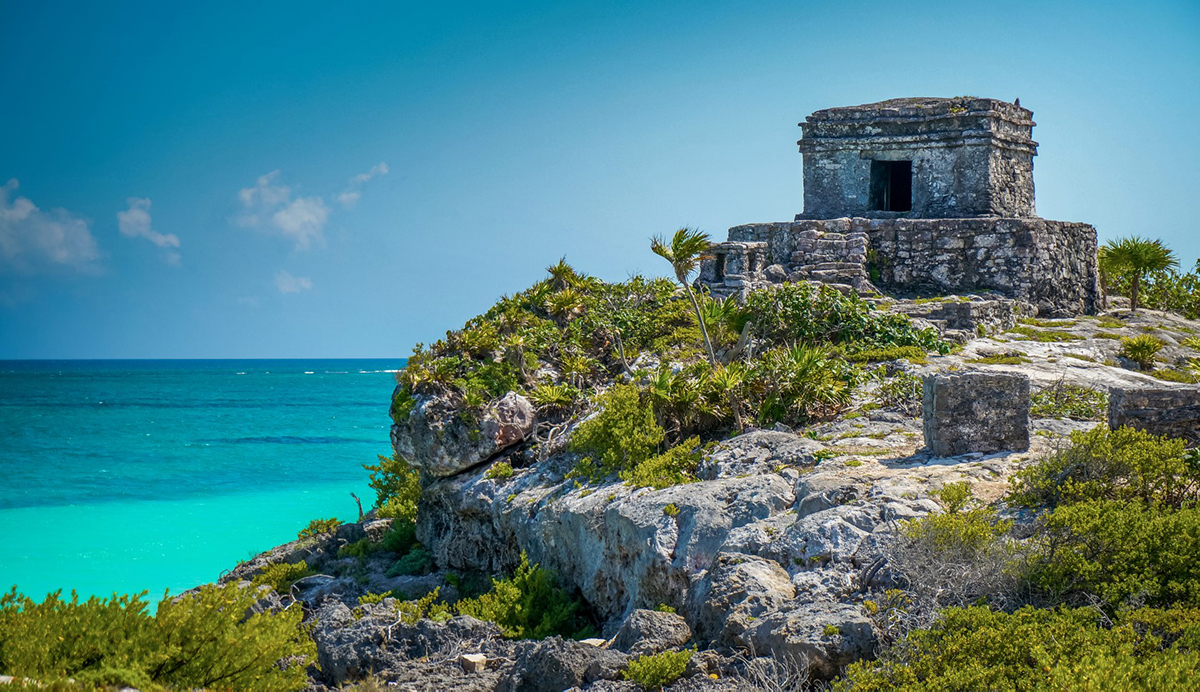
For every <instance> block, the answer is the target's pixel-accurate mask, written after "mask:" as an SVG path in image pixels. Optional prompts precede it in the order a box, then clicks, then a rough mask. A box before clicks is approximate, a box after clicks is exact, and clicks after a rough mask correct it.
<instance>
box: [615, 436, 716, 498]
mask: <svg viewBox="0 0 1200 692" xmlns="http://www.w3.org/2000/svg"><path fill="white" fill-rule="evenodd" d="M699 463H700V438H698V437H692V438H689V439H687V440H685V441H684V442H682V443H680V444H679V445H677V446H675V447H672V448H671V449H668V450H667V451H665V452H663V453H662V454H658V455H655V456H652V457H650V458H649V459H646V460H645V461H643V462H641V463H639V464H638V465H637V466H635V467H633V469H632V470H630V471H623V472H621V480H623V481H625V482H626V483H628V484H629V485H631V486H633V487H635V488H654V489H655V490H661V489H663V488H669V487H671V486H673V485H679V484H681V483H691V482H692V481H694V480H696V467H697V466H698V465H699Z"/></svg>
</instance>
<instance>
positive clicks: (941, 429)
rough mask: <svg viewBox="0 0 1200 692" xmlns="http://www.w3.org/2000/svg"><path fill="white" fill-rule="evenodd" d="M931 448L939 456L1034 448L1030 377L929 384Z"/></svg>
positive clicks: (978, 376)
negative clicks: (1032, 443) (1030, 433)
mask: <svg viewBox="0 0 1200 692" xmlns="http://www.w3.org/2000/svg"><path fill="white" fill-rule="evenodd" d="M923 382H924V395H925V401H924V414H923V415H924V424H925V446H926V447H927V448H928V450H929V452H930V454H932V455H933V456H935V457H949V456H957V455H959V454H968V453H971V452H982V453H984V454H987V453H990V452H1000V451H1017V452H1019V451H1024V450H1026V449H1029V407H1030V388H1029V376H1028V375H1023V374H1017V373H982V372H968V373H961V374H953V375H929V376H927V377H926V378H925V379H924V381H923Z"/></svg>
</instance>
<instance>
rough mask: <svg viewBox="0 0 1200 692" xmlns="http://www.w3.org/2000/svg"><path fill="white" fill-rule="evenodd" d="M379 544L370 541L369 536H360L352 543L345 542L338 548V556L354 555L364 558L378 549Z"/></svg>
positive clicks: (360, 558)
mask: <svg viewBox="0 0 1200 692" xmlns="http://www.w3.org/2000/svg"><path fill="white" fill-rule="evenodd" d="M379 548H380V546H378V545H376V544H374V543H371V539H369V538H360V539H358V540H357V541H354V542H353V543H347V544H346V545H343V546H342V547H340V548H338V551H337V556H338V557H356V558H358V559H359V560H365V559H367V558H368V557H370V555H371V553H374V552H376V551H377V550H379Z"/></svg>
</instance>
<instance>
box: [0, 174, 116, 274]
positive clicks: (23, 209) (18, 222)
mask: <svg viewBox="0 0 1200 692" xmlns="http://www.w3.org/2000/svg"><path fill="white" fill-rule="evenodd" d="M18 186H19V183H18V182H17V180H16V178H13V179H12V180H9V181H8V183H7V184H5V185H4V186H3V187H0V272H5V271H12V272H15V273H20V274H36V273H39V272H43V271H53V270H61V269H69V270H72V271H77V272H81V273H95V272H96V271H98V269H99V266H98V262H99V260H100V248H99V247H98V246H97V245H96V239H95V238H94V237H92V233H91V231H90V230H89V229H88V222H87V220H85V219H83V218H81V217H79V216H76V215H74V214H72V213H71V212H69V211H67V210H65V209H51V210H50V211H43V210H41V209H39V208H38V207H37V205H35V204H34V203H33V202H32V201H30V199H29V198H28V197H21V196H18V197H16V198H15V199H13V200H12V201H11V202H10V201H9V196H10V195H11V194H12V193H13V192H15V191H16V189H17V187H18Z"/></svg>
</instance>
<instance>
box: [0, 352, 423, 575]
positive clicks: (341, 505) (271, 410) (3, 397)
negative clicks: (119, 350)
mask: <svg viewBox="0 0 1200 692" xmlns="http://www.w3.org/2000/svg"><path fill="white" fill-rule="evenodd" d="M403 362H404V361H403V359H396V360H287V361H280V360H255V361H247V360H221V361H56V362H51V361H41V362H30V361H25V362H13V361H8V362H0V535H3V536H5V538H6V540H5V543H6V545H5V546H4V549H2V550H0V588H7V587H8V586H10V585H13V584H15V585H17V587H18V589H19V590H21V591H23V592H25V593H27V594H29V595H30V596H33V597H35V598H40V597H41V596H42V595H44V594H45V593H47V592H49V591H53V590H55V589H60V588H61V589H64V590H66V591H69V590H71V589H72V588H74V589H77V590H78V591H79V592H80V594H82V595H91V594H99V595H108V594H111V593H112V592H114V591H116V592H136V591H141V590H143V589H148V590H149V591H150V592H151V596H152V597H155V598H156V597H157V596H159V595H161V593H162V591H163V590H164V589H170V590H171V591H172V592H178V591H180V590H182V589H186V588H190V587H192V586H195V585H196V584H198V583H203V582H206V581H212V580H213V579H215V578H216V577H217V576H218V575H219V574H220V572H221V571H222V570H225V569H228V568H230V567H232V566H233V565H234V564H236V563H237V561H238V560H242V559H245V558H247V557H249V556H250V555H252V554H254V553H256V552H259V551H261V550H264V549H266V548H269V547H271V546H274V545H277V544H279V543H282V542H284V541H287V540H290V539H292V538H295V536H296V532H297V531H298V530H299V529H301V528H302V527H304V525H306V524H307V523H308V521H309V520H310V519H313V518H316V517H331V516H337V517H339V518H341V519H343V520H353V519H355V518H357V515H358V510H357V508H356V506H355V504H354V500H353V499H352V498H351V497H350V493H351V492H353V493H356V494H357V495H358V496H359V497H360V498H362V499H363V501H364V504H366V505H368V506H369V504H370V502H371V500H372V499H373V496H372V495H371V492H370V490H369V488H367V485H366V479H367V473H366V472H365V471H364V470H363V468H362V464H364V463H373V462H374V461H375V459H376V455H377V454H388V453H389V452H390V449H389V446H388V424H389V421H388V416H387V409H388V401H389V397H390V394H391V390H392V386H393V384H394V380H393V375H392V373H390V372H388V371H389V370H395V369H396V368H398V367H402V366H403Z"/></svg>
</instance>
